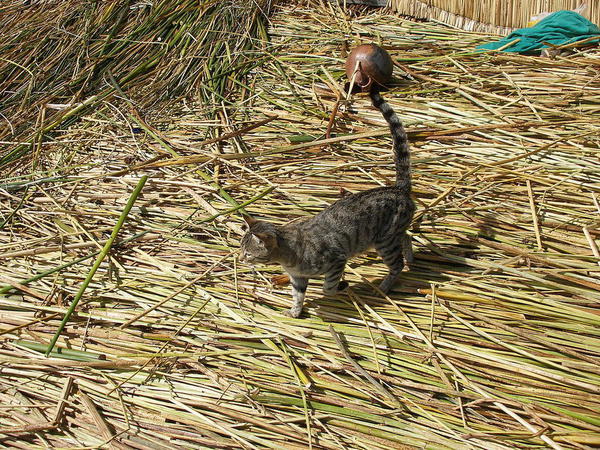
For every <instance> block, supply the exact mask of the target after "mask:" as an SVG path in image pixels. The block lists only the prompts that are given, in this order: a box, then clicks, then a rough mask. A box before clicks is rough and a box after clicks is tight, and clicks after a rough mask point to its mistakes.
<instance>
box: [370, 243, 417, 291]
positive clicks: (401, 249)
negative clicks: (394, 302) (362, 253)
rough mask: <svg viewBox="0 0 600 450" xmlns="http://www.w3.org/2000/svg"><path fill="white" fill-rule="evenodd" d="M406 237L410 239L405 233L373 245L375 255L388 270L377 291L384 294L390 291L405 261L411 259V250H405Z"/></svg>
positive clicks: (409, 248)
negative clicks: (379, 257) (375, 251)
mask: <svg viewBox="0 0 600 450" xmlns="http://www.w3.org/2000/svg"><path fill="white" fill-rule="evenodd" d="M407 237H408V239H410V237H409V236H408V235H407V234H406V233H403V234H402V235H400V236H398V235H395V236H390V237H388V238H387V239H384V240H383V241H381V242H378V243H376V244H375V250H377V253H378V254H379V256H381V259H383V262H384V263H385V265H386V266H388V269H389V272H388V274H387V276H386V277H385V278H384V279H383V281H382V282H381V284H380V285H379V289H381V290H382V291H383V292H384V293H386V294H387V293H388V292H390V291H391V289H392V287H393V286H394V282H395V281H396V279H397V278H398V275H400V272H402V270H403V269H404V267H405V265H406V263H407V261H406V259H408V258H411V259H412V248H411V247H408V249H406V248H405V247H407V245H406V244H407ZM408 245H410V240H409V241H408ZM407 257H408V258H407Z"/></svg>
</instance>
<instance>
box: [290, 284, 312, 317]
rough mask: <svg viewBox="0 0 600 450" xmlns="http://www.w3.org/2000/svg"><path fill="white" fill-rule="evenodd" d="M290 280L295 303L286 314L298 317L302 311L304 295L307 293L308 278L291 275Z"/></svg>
mask: <svg viewBox="0 0 600 450" xmlns="http://www.w3.org/2000/svg"><path fill="white" fill-rule="evenodd" d="M290 282H291V283H292V297H293V299H294V303H293V304H292V307H291V308H290V309H289V310H288V311H286V314H287V315H288V316H290V317H294V318H298V317H300V313H301V312H302V305H303V304H304V296H305V294H306V288H307V287H308V278H303V277H295V276H291V275H290Z"/></svg>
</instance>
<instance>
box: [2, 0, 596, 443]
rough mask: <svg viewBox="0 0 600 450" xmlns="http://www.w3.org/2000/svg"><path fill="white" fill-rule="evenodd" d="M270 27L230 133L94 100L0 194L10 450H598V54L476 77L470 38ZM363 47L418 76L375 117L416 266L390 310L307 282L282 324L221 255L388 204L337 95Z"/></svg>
mask: <svg viewBox="0 0 600 450" xmlns="http://www.w3.org/2000/svg"><path fill="white" fill-rule="evenodd" d="M270 22H271V23H270V28H269V37H270V42H268V43H265V45H267V47H266V50H265V52H264V58H265V59H264V62H263V64H262V65H261V67H260V70H255V71H253V73H252V76H251V79H250V81H249V82H248V83H245V84H244V83H242V84H244V86H243V87H242V88H241V89H242V92H244V93H243V95H242V94H239V97H228V100H231V101H235V102H236V103H235V104H234V107H235V108H236V110H237V111H238V112H239V116H238V117H245V118H246V120H244V121H242V120H240V119H238V120H232V119H231V117H230V111H231V109H229V110H225V111H224V113H223V115H222V116H220V117H219V118H218V120H215V119H214V118H207V117H206V114H205V108H206V104H205V102H204V101H203V100H202V99H201V100H202V101H197V102H194V101H190V100H188V99H181V100H180V101H178V102H172V101H171V102H170V104H169V105H168V107H166V108H165V111H168V112H165V113H163V114H161V115H157V116H154V117H149V118H147V119H146V121H144V122H143V124H144V126H141V125H140V122H141V121H140V120H139V119H138V118H137V117H136V116H135V115H134V114H132V113H131V112H130V109H129V108H130V104H129V103H128V102H127V101H126V100H122V99H119V98H114V99H113V100H111V101H108V100H101V101H99V103H98V107H96V108H94V109H88V110H87V111H86V112H83V113H82V114H81V116H80V120H78V121H76V122H72V123H70V124H69V125H68V126H66V125H64V124H62V125H57V127H56V128H55V129H54V131H55V134H54V139H53V141H52V142H51V143H47V144H44V145H43V146H41V147H40V151H39V153H38V154H37V156H36V158H37V165H36V166H30V168H29V169H30V171H29V174H28V176H27V177H26V178H22V177H12V178H9V179H7V180H4V182H3V183H2V184H0V267H2V269H0V273H1V276H2V277H1V279H0V286H1V287H0V445H4V446H7V447H15V448H30V447H31V446H32V445H35V446H47V447H71V448H72V447H94V448H97V447H116V448H190V447H194V448H263V447H265V448H266V447H268V448H280V449H281V448H285V449H290V448H291V449H293V448H306V447H307V446H309V447H313V448H338V449H341V448H366V449H389V448H403V449H404V448H425V447H426V448H435V449H457V448H481V449H509V448H520V447H523V448H540V447H551V448H555V449H560V448H592V447H596V446H598V445H600V414H599V411H600V408H599V407H600V400H599V399H600V396H599V395H598V394H599V393H600V340H599V339H598V338H599V334H600V331H599V330H600V328H599V325H600V316H599V315H598V308H597V307H598V302H599V301H600V294H599V292H600V289H599V288H600V282H599V274H600V266H599V265H598V261H599V258H600V254H599V253H598V248H597V241H598V238H599V237H600V231H599V229H598V226H599V223H600V203H599V196H600V162H599V160H598V148H599V139H600V137H599V134H600V133H599V132H600V120H599V119H597V116H598V109H599V106H598V105H599V99H600V88H599V86H598V84H597V82H596V77H597V73H596V71H595V70H594V67H596V66H597V65H598V63H599V61H600V54H599V53H598V51H596V50H587V51H585V52H580V53H575V54H574V55H573V56H572V57H560V58H558V59H556V60H551V59H540V58H533V57H514V56H510V55H501V54H485V53H473V52H472V49H473V47H474V46H475V45H477V44H478V43H480V42H481V41H482V39H483V38H482V37H481V36H480V35H477V34H472V33H464V32H458V31H455V30H452V29H449V28H448V27H445V26H441V25H436V24H430V23H414V22H410V21H405V20H402V19H400V18H398V17H395V16H392V15H386V14H382V13H381V12H375V13H364V12H363V13H361V14H360V15H358V16H353V15H351V14H350V13H349V12H348V11H345V10H342V9H339V8H338V7H336V6H334V5H331V4H327V3H325V2H322V3H318V4H302V5H297V4H296V5H294V4H286V5H283V6H279V7H278V8H277V9H276V11H275V12H274V14H273V16H272V17H271V19H270ZM359 41H360V42H362V41H375V42H380V43H383V44H385V45H386V47H387V48H388V50H389V51H390V53H391V55H392V57H393V59H394V61H395V62H396V64H397V66H398V70H397V72H396V75H397V77H398V78H399V77H400V75H401V74H405V75H407V77H410V79H408V78H407V79H404V80H400V79H399V80H398V81H397V83H396V84H395V85H394V86H393V87H392V89H391V90H390V91H389V92H387V93H386V94H385V96H386V98H387V99H388V100H389V101H390V103H391V104H392V106H393V107H394V108H395V110H396V111H397V112H398V113H399V115H400V116H401V118H402V120H403V121H404V122H405V124H406V126H407V129H408V134H409V138H410V141H411V147H412V155H413V159H412V162H413V173H414V177H413V180H414V186H415V197H416V199H417V202H418V204H419V210H418V212H417V217H416V218H415V223H414V226H413V228H412V233H413V236H414V240H415V250H416V262H415V264H414V266H413V269H412V271H411V272H408V273H405V274H404V275H403V276H402V279H401V280H400V282H399V283H398V285H397V287H396V289H395V290H394V291H393V292H392V293H391V294H390V296H389V297H385V296H382V295H381V293H379V292H378V291H377V290H376V289H374V287H373V285H372V284H371V283H372V282H373V283H376V282H377V280H379V279H380V278H381V277H382V276H383V275H384V273H385V268H384V266H383V265H382V264H381V263H380V261H379V260H378V258H377V257H376V256H375V255H373V254H367V255H364V256H362V257H357V258H355V259H353V260H351V262H350V264H349V265H348V269H347V275H346V278H347V279H348V280H349V281H350V283H351V286H350V289H349V291H348V292H347V294H344V295H340V296H339V297H338V298H328V297H323V296H322V295H321V294H320V283H319V282H317V281H314V282H313V283H312V284H311V286H310V287H309V290H308V298H309V302H308V305H307V307H306V316H305V317H304V318H302V319H290V318H288V317H286V316H284V315H283V314H282V312H283V311H284V310H285V309H287V308H288V307H289V306H290V301H291V300H290V296H291V294H290V291H289V287H288V286H282V285H281V284H280V282H279V281H280V280H279V279H277V278H274V277H275V276H276V275H280V274H281V269H280V268H279V267H276V266H265V267H248V266H244V265H242V264H239V263H238V261H237V259H236V257H235V255H236V251H237V248H238V246H239V239H240V224H241V223H242V221H241V219H240V218H239V216H238V215H237V212H238V211H239V209H240V208H241V207H244V208H246V209H247V210H248V211H250V212H252V214H253V215H255V216H257V217H262V218H265V219H270V220H272V221H274V222H279V223H283V222H285V221H288V220H291V219H294V218H297V217H302V216H306V215H311V214H315V213H317V212H318V211H320V210H321V209H322V208H323V207H324V206H325V205H327V204H330V203H332V202H334V201H335V200H336V199H337V198H339V196H340V190H346V191H352V192H356V191H360V190H364V189H368V188H371V187H376V186H379V185H383V184H386V183H390V182H391V180H392V179H393V173H394V170H393V165H392V161H391V148H390V145H391V140H390V138H389V135H388V133H389V131H388V130H387V128H386V126H385V122H384V121H383V119H382V118H381V116H380V115H379V114H378V113H377V112H376V111H375V110H374V109H373V108H372V107H370V105H369V102H368V100H367V98H365V97H364V96H357V97H356V98H354V99H351V100H350V101H347V100H346V99H345V95H344V93H343V92H341V86H342V85H343V83H344V81H345V80H344V78H343V61H344V58H345V54H344V48H349V47H351V46H353V45H354V44H356V43H358V42H359ZM14 62H17V63H20V62H19V61H14ZM114 75H115V77H116V76H117V75H116V74H114ZM236 80H237V79H236ZM238 81H239V80H238ZM240 83H241V82H240ZM147 93H148V95H149V96H151V97H152V96H155V97H156V98H158V97H159V96H160V95H161V93H162V89H161V88H156V92H155V91H154V87H153V84H151V83H148V86H147ZM336 104H337V106H338V108H337V111H338V113H337V115H336V116H334V120H333V121H331V112H332V111H333V110H334V109H335V105H336ZM329 123H332V128H331V137H329V138H326V137H325V136H324V135H325V132H326V129H327V126H328V124H329ZM198 136H202V140H199V139H198ZM142 175H147V176H148V178H147V181H146V183H145V185H144V186H143V189H141V193H140V195H139V196H137V197H136V195H134V193H135V192H134V191H135V189H136V186H137V187H140V186H141V184H143V181H144V180H145V178H140V177H141V176H142ZM140 180H141V181H142V182H140ZM129 208H130V209H129ZM115 224H117V225H119V224H120V228H119V226H117V227H115ZM117 231H118V235H117V238H116V240H115V241H114V242H113V241H111V239H112V237H113V236H114V235H115V233H116V232H117ZM107 242H108V244H107ZM111 243H112V246H111V245H110V244H111ZM107 246H108V247H110V249H108V247H107ZM107 249H108V250H110V251H108V252H106V250H107ZM104 255H106V256H105V257H104V259H102V256H104ZM94 262H96V264H94ZM95 267H97V270H95V269H94V268H95ZM92 269H94V270H95V274H93V272H92ZM91 273H92V274H93V276H90V274H91ZM88 282H89V284H88ZM76 298H78V299H81V300H80V302H79V305H77V307H76V308H75V310H74V313H73V315H71V316H70V317H69V318H68V320H67V321H66V327H65V328H64V329H63V330H62V331H60V332H59V327H60V323H61V321H62V320H63V318H64V317H65V314H66V312H67V310H68V307H69V306H70V305H72V304H73V300H74V299H76ZM57 332H58V334H57ZM54 336H58V340H57V345H56V347H54V349H53V350H52V351H51V353H50V354H49V356H48V357H45V356H44V355H45V353H46V352H47V351H48V349H49V348H48V344H49V343H50V341H51V340H52V338H53V337H54Z"/></svg>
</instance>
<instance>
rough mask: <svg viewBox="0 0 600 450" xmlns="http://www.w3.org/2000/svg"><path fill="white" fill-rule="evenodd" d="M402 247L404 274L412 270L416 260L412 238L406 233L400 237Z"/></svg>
mask: <svg viewBox="0 0 600 450" xmlns="http://www.w3.org/2000/svg"><path fill="white" fill-rule="evenodd" d="M400 245H402V256H403V257H404V267H403V268H402V271H403V272H407V271H409V270H410V265H411V264H412V262H413V260H414V256H413V248H412V237H411V236H410V234H408V233H407V232H406V231H405V232H404V233H402V235H401V236H400Z"/></svg>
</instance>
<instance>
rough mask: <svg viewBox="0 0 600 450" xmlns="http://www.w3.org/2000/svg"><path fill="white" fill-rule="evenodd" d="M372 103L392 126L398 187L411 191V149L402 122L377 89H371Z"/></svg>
mask: <svg viewBox="0 0 600 450" xmlns="http://www.w3.org/2000/svg"><path fill="white" fill-rule="evenodd" d="M370 96H371V102H372V103H373V106H374V107H375V108H377V109H378V110H379V111H381V114H382V115H383V118H384V119H385V120H386V122H387V123H388V124H389V126H390V132H391V134H392V139H393V142H394V163H395V165H396V186H398V187H400V188H402V189H405V190H406V191H410V189H411V184H410V149H409V147H408V138H407V136H406V131H405V130H404V127H403V126H402V122H400V119H399V118H398V116H397V115H396V113H395V112H394V110H393V109H392V107H391V106H390V104H389V103H388V102H386V101H385V100H384V99H383V97H381V94H380V93H379V90H378V89H377V88H373V89H371V92H370Z"/></svg>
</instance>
